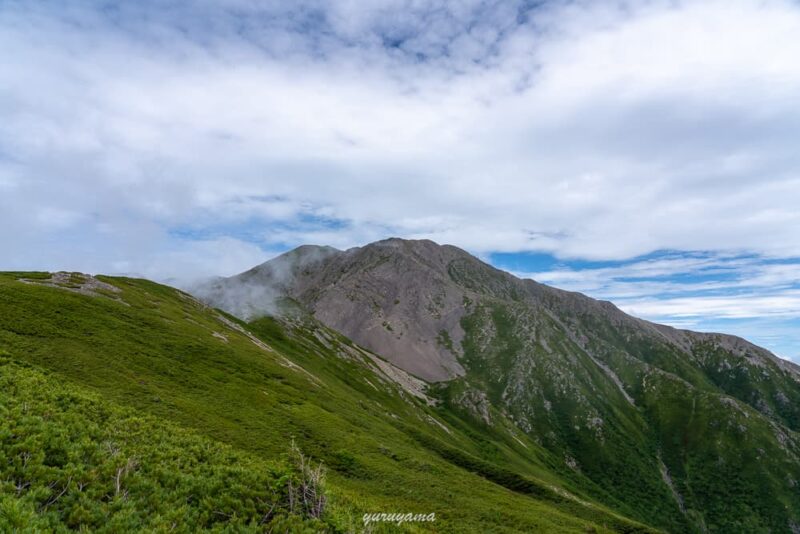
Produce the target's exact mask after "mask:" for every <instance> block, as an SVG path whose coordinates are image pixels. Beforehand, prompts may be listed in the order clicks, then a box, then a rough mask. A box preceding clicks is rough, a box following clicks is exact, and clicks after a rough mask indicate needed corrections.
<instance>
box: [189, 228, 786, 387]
mask: <svg viewBox="0 0 800 534" xmlns="http://www.w3.org/2000/svg"><path fill="white" fill-rule="evenodd" d="M192 292H193V293H194V294H195V295H197V296H198V297H200V298H201V299H203V300H204V301H206V302H208V303H210V304H212V305H213V306H216V307H218V308H220V309H223V310H225V311H227V312H229V313H231V314H233V315H235V316H238V317H240V318H243V319H246V320H249V319H252V318H254V317H258V316H261V315H276V314H280V313H283V312H284V311H285V309H286V308H285V306H286V304H287V302H288V303H290V304H292V303H293V304H296V305H299V307H300V308H301V309H303V310H304V311H307V312H310V313H311V314H313V315H314V317H315V318H316V319H317V320H319V321H320V322H322V323H323V324H325V325H326V326H328V327H330V328H333V329H334V330H337V331H339V332H341V333H342V334H344V335H345V336H347V337H349V338H350V339H352V340H353V341H355V342H356V343H358V344H360V345H362V346H364V347H366V348H368V349H370V350H371V351H373V352H375V353H376V354H380V355H381V356H382V357H384V358H386V359H387V360H389V361H390V362H391V363H393V364H394V365H396V366H397V367H399V368H400V369H403V370H404V371H407V372H409V373H411V374H413V375H415V376H417V377H419V378H421V379H423V380H426V381H428V382H439V381H447V380H451V379H453V378H457V377H461V376H463V375H464V374H465V368H464V362H463V361H462V358H463V356H464V349H463V347H462V341H463V340H464V336H465V332H464V330H463V328H462V319H463V318H464V317H465V316H466V315H468V314H470V313H473V312H474V311H475V310H476V306H479V305H481V304H485V303H491V302H503V303H511V304H512V305H514V306H515V307H517V308H519V310H520V311H519V313H518V315H519V317H521V318H526V317H527V318H529V319H526V321H529V320H533V321H534V322H539V323H541V320H540V319H536V317H545V316H546V317H547V318H548V321H554V322H555V324H558V325H559V329H560V330H563V331H564V333H565V334H566V335H567V336H569V337H570V338H571V339H572V341H574V342H575V343H576V344H577V345H578V346H580V347H583V348H584V349H585V348H587V347H588V345H587V343H589V342H590V341H596V340H597V339H602V338H603V337H604V336H605V333H603V332H593V331H592V329H591V328H589V327H587V323H586V319H589V320H590V322H591V324H604V325H606V330H608V329H609V328H610V329H612V330H614V331H615V332H618V333H624V335H625V336H626V338H627V340H628V341H629V342H634V341H635V340H637V339H638V340H646V341H647V343H656V344H663V345H666V346H669V347H671V348H673V349H675V350H677V351H679V352H680V353H683V354H685V355H686V358H694V357H695V353H696V352H697V350H696V348H697V347H698V346H699V345H704V346H705V345H708V346H710V347H712V348H713V347H718V348H720V349H723V350H725V352H726V353H727V354H729V355H736V356H739V357H741V358H743V359H746V360H747V361H748V362H749V363H750V364H754V365H759V364H760V363H761V362H767V361H769V362H770V363H771V364H772V365H777V366H778V367H780V368H781V369H783V370H785V371H786V372H787V373H788V374H790V375H791V376H793V377H796V379H798V380H800V372H798V368H797V366H795V365H793V364H791V363H789V362H785V361H783V360H780V359H779V358H776V357H775V356H773V355H772V354H770V353H769V352H768V351H765V350H764V349H761V348H759V347H755V346H754V345H751V344H749V343H747V342H746V341H744V340H740V339H738V338H734V337H732V336H724V335H720V334H698V333H694V332H688V331H683V330H676V329H673V328H670V327H666V326H662V325H656V324H653V323H650V322H648V321H643V320H641V319H637V318H635V317H631V316H629V315H627V314H625V313H623V312H622V311H621V310H619V309H618V308H616V307H615V306H614V305H613V304H611V303H610V302H604V301H597V300H594V299H591V298H589V297H587V296H585V295H582V294H579V293H572V292H567V291H562V290H559V289H555V288H551V287H548V286H545V285H542V284H539V283H537V282H534V281H532V280H520V279H518V278H516V277H514V276H512V275H511V274H509V273H506V272H503V271H500V270H498V269H495V268H493V267H491V266H490V265H487V264H486V263H483V262H481V261H480V260H478V259H477V258H475V257H473V256H471V255H470V254H469V253H467V252H465V251H463V250H461V249H459V248H457V247H454V246H450V245H438V244H436V243H434V242H432V241H427V240H420V241H414V240H404V239H396V238H393V239H386V240H383V241H378V242H376V243H372V244H369V245H366V246H364V247H356V248H351V249H348V250H346V251H341V250H337V249H335V248H331V247H320V246H313V245H304V246H301V247H298V248H296V249H294V250H292V251H290V252H287V253H285V254H283V255H281V256H278V257H277V258H274V259H272V260H270V261H268V262H266V263H263V264H261V265H259V266H257V267H254V268H253V269H251V270H249V271H246V272H244V273H242V274H239V275H237V276H234V277H231V278H223V279H217V280H215V281H213V282H211V283H207V284H205V285H202V286H199V287H196V288H194V289H193V290H192ZM515 322H516V323H518V326H519V323H520V321H519V320H516V319H515ZM490 326H491V324H489V323H487V326H486V327H487V328H488V327H490ZM550 330H551V331H552V328H551V329H550ZM529 337H530V338H531V339H536V340H538V342H539V343H540V344H542V345H544V346H545V347H546V346H547V343H548V331H547V330H546V329H545V330H543V329H541V328H540V329H539V330H535V329H531V331H530V336H529ZM593 345H594V346H595V347H597V343H596V342H595V343H594V344H593ZM595 350H596V348H595ZM567 357H569V355H567ZM596 361H599V360H596ZM603 365H604V364H603Z"/></svg>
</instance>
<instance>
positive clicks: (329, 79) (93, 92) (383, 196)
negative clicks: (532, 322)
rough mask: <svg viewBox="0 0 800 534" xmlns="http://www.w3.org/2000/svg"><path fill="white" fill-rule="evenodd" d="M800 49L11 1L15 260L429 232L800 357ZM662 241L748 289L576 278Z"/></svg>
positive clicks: (736, 6)
mask: <svg viewBox="0 0 800 534" xmlns="http://www.w3.org/2000/svg"><path fill="white" fill-rule="evenodd" d="M798 36H800V6H798V4H797V2H794V1H788V0H785V1H780V0H775V1H769V0H765V1H755V0H741V1H735V0H734V1H731V0H727V1H695V2H681V1H657V0H653V1H635V2H622V1H607V2H592V1H580V0H578V1H570V2H567V1H563V2H557V1H552V2H550V1H546V0H545V1H538V2H514V1H505V2H489V1H469V0H464V1H459V2H417V1H413V0H405V1H401V0H395V1H382V2H378V1H373V2H365V1H347V0H339V1H331V2H322V1H320V2H313V1H291V2H255V1H248V0H221V1H217V2H212V1H199V2H189V1H186V2H183V1H166V2H165V1H158V2H156V1H147V0H143V1H139V2H125V3H120V4H117V3H114V2H90V1H74V2H70V1H62V2H46V1H41V2H29V1H19V2H15V1H13V0H12V1H9V0H5V1H4V2H0V50H2V57H3V59H2V61H0V247H1V248H0V250H2V261H0V268H2V269H48V270H55V269H70V270H73V269H74V270H82V271H89V272H126V273H138V274H141V275H143V276H148V277H153V278H157V279H162V280H164V279H170V278H178V279H181V280H187V279H191V278H194V277H198V276H207V275H211V274H222V275H228V274H233V273H235V272H238V271H241V270H243V269H245V268H247V267H250V266H252V265H253V264H256V263H259V262H261V261H264V260H265V259H267V258H269V257H270V256H272V255H274V254H275V253H277V252H279V251H283V250H285V249H287V248H288V247H291V246H294V245H298V244H301V243H319V244H328V245H333V246H337V247H340V248H343V247H348V246H353V245H360V244H364V243H366V242H368V241H372V240H375V239H379V238H382V237H387V236H391V235H398V236H402V237H409V238H419V237H426V238H431V239H434V240H436V241H439V242H447V243H453V244H456V245H459V246H462V247H464V248H466V249H468V250H470V251H472V252H474V253H477V254H480V255H482V256H483V257H485V258H492V255H491V254H492V253H498V252H512V253H516V252H526V251H528V252H538V253H544V254H547V255H549V256H550V257H552V258H555V259H556V260H557V262H558V265H557V268H555V269H550V270H545V271H542V270H535V269H533V270H529V271H528V272H531V273H532V274H533V275H534V276H538V277H539V278H540V279H542V281H545V282H550V283H553V284H554V285H562V286H569V287H571V288H575V289H581V290H585V291H588V292H589V293H590V294H594V295H596V296H600V297H603V298H609V299H611V300H614V301H615V302H618V303H619V304H621V305H623V307H625V309H628V310H629V311H633V312H635V313H638V314H639V315H642V316H645V317H650V318H657V319H659V320H665V321H672V322H673V323H675V324H679V323H681V321H685V320H686V317H688V316H691V317H701V316H702V317H704V318H705V320H714V319H719V320H726V319H737V320H740V319H748V320H750V321H756V320H758V321H762V322H763V321H764V319H765V318H766V320H767V322H766V323H763V324H764V326H763V329H762V331H764V332H766V331H767V330H769V331H770V332H776V331H780V332H783V333H781V334H777V335H778V341H777V342H776V343H775V344H773V347H775V348H776V350H778V348H780V347H783V348H784V349H785V350H780V352H783V353H784V354H785V355H790V356H796V355H798V354H800V333H798V332H797V328H794V327H793V326H792V327H789V328H782V329H781V328H778V326H776V325H779V324H790V325H796V323H792V322H791V321H794V320H795V319H798V318H800V287H798V280H797V276H796V275H795V273H796V272H797V269H798V265H797V263H796V262H794V260H793V258H797V257H800V231H798V229H799V228H800V209H798V205H800V171H798V169H800V165H799V164H800V150H798V146H797V145H798V139H800V68H798V62H797V58H798V57H800V38H799V37H798ZM656 251H661V252H659V253H657V254H659V256H658V258H661V256H662V255H666V257H667V259H672V260H681V259H683V260H685V259H686V258H689V259H691V258H695V259H697V257H698V254H699V255H700V256H702V258H704V260H703V261H707V262H710V265H712V266H714V265H718V264H722V263H724V264H725V268H726V269H733V273H734V275H735V276H733V277H732V278H735V279H736V280H738V281H739V282H740V283H741V285H740V286H738V287H736V286H731V284H730V283H729V282H730V278H731V277H728V278H723V279H721V280H717V283H724V284H728V285H726V286H725V287H720V288H716V289H714V288H711V289H713V290H715V291H717V292H716V293H708V291H709V290H710V289H709V288H705V289H704V290H702V291H700V290H699V288H695V287H689V288H683V289H682V290H681V291H677V292H672V293H670V292H669V291H667V292H664V291H662V290H663V289H664V287H654V286H652V285H651V286H649V287H648V286H647V285H646V284H644V283H643V281H642V280H636V279H634V280H630V279H629V278H630V277H625V276H618V277H616V278H614V277H613V275H615V273H614V272H608V271H602V270H598V269H607V267H603V266H600V267H597V269H595V267H596V265H595V264H592V265H590V266H589V267H587V268H580V269H579V268H576V267H575V265H573V264H572V263H571V262H577V261H590V262H604V261H616V262H623V263H621V264H620V265H623V266H625V265H634V264H636V263H641V262H640V261H639V260H636V258H642V257H643V256H646V255H648V254H652V253H654V252H656ZM664 251H668V252H664ZM730 258H748V260H747V262H744V263H743V264H742V265H735V264H732V263H729V262H730V261H733V260H731V259H730ZM650 259H651V260H652V259H653V258H652V257H651V258H650ZM770 265H784V267H783V271H782V274H779V275H778V276H779V277H780V281H775V279H773V281H772V282H769V279H768V278H767V279H763V277H762V278H758V279H757V280H755V281H754V280H753V278H754V277H760V276H761V275H762V274H764V272H766V271H769V269H770V267H769V266H770ZM664 268H665V269H673V271H670V273H668V275H664V276H667V277H668V279H667V282H669V283H674V284H678V285H680V284H687V283H695V282H699V281H703V282H705V283H712V284H713V283H715V278H714V276H710V280H706V275H708V274H709V273H704V275H703V278H702V280H696V279H688V280H687V278H686V276H680V273H681V271H680V269H682V268H685V266H684V267H679V265H678V264H677V263H675V262H674V261H673V262H672V263H670V262H667V263H666V264H665V265H664ZM675 269H678V270H677V271H675ZM765 270H766V271H765ZM774 271H775V269H773V270H772V271H770V272H772V274H773V275H774ZM576 272H579V273H582V274H579V275H575V273H576ZM692 272H694V271H692ZM726 272H727V273H728V274H730V272H731V271H730V270H728V271H726ZM570 273H572V278H571V279H570V278H569V277H570ZM617 274H618V273H617ZM712 274H713V271H712ZM673 275H674V276H673ZM670 276H671V277H670ZM764 280H765V281H764ZM647 281H648V280H644V282H647ZM649 281H650V282H653V281H654V280H652V279H650V280H649ZM658 281H659V280H658V279H656V280H655V282H658ZM661 281H662V282H663V281H664V280H661ZM762 281H763V283H762ZM678 289H680V288H678ZM687 292H689V294H687ZM731 299H734V300H731ZM775 310H778V311H777V312H776V311H775ZM687 314H689V315H687ZM775 315H780V319H779V320H778V319H775V320H771V319H770V317H772V316H775ZM770 321H772V322H770ZM776 321H778V322H776ZM781 321H782V322H781ZM786 321H789V322H788V323H786ZM696 322H697V321H696V320H695V323H696ZM734 327H735V325H734ZM747 333H749V330H748V331H747ZM787 340H788V341H787ZM790 347H798V349H797V350H798V352H797V353H790V354H787V351H789V350H794V349H790Z"/></svg>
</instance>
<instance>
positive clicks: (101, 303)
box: [0, 274, 635, 532]
mask: <svg viewBox="0 0 800 534" xmlns="http://www.w3.org/2000/svg"><path fill="white" fill-rule="evenodd" d="M24 276H25V277H26V278H33V277H32V276H31V275H27V274H26V275H24ZM19 277H20V275H19V274H4V275H0V348H2V349H3V350H6V351H7V352H8V353H10V354H12V355H13V357H14V358H15V359H16V360H22V361H25V362H28V363H31V364H34V365H36V366H38V367H40V368H42V369H45V370H48V371H50V372H52V373H53V375H52V377H53V379H54V380H55V379H56V377H57V380H59V381H61V380H66V382H71V383H73V384H78V385H80V387H81V388H84V389H88V390H90V391H92V392H93V393H94V394H97V395H99V396H98V397H97V398H98V399H102V400H103V402H110V403H113V404H114V405H118V406H122V407H127V408H134V409H136V410H137V413H138V414H141V415H143V416H155V417H157V418H158V420H160V421H169V422H171V424H174V425H178V426H179V427H181V428H185V429H188V431H190V432H191V433H192V434H193V435H200V436H203V437H205V438H208V439H211V440H214V441H216V442H222V443H225V444H227V445H228V446H230V447H232V449H233V450H235V451H236V453H237V454H242V455H246V456H247V457H250V458H255V459H256V460H254V461H263V462H265V465H272V463H273V462H276V461H277V459H279V458H281V456H282V455H283V454H285V453H286V451H287V448H288V445H289V443H290V442H291V440H292V439H294V440H296V442H297V443H298V445H299V446H300V448H301V449H302V450H303V451H305V452H307V453H308V454H310V455H311V456H312V457H314V458H318V459H321V460H322V461H324V463H325V464H326V465H327V466H328V467H329V484H328V488H329V495H330V498H331V500H330V506H329V513H330V514H331V515H330V517H329V518H327V519H325V520H326V521H327V523H326V525H327V527H330V528H342V529H345V530H348V529H351V528H352V529H357V528H358V527H359V518H360V515H361V514H363V513H366V512H414V513H429V512H435V513H436V515H437V521H436V522H435V523H433V524H419V525H407V526H406V527H404V528H405V529H406V530H411V531H414V530H419V531H428V530H431V529H432V530H434V531H438V532H486V531H493V532H518V531H524V532H587V531H595V532H614V531H627V530H626V529H627V528H629V527H630V526H631V525H635V524H634V523H629V522H626V521H625V520H622V519H620V518H618V517H617V516H614V515H613V514H610V513H608V512H606V511H604V509H603V508H601V507H594V506H593V507H587V506H576V505H575V504H574V502H569V503H566V502H560V501H554V500H552V499H542V498H541V496H539V495H531V494H530V492H528V493H526V492H524V491H512V490H510V489H509V488H508V487H507V485H502V484H498V483H496V482H497V481H492V478H491V476H489V475H488V474H489V473H490V472H491V470H490V469H488V468H486V466H489V465H494V464H492V463H487V464H481V465H484V469H482V470H478V471H477V472H476V471H474V470H473V469H472V468H471V467H470V466H467V465H463V462H459V461H454V459H453V458H452V457H447V455H442V454H440V451H439V452H437V451H435V450H431V449H430V448H429V447H424V446H421V445H420V441H419V436H420V435H421V436H426V437H427V438H429V439H436V440H439V441H443V442H447V443H449V444H450V445H449V446H450V447H451V448H452V449H453V450H464V451H472V452H469V453H467V454H473V455H474V454H476V453H477V455H478V456H480V455H481V452H480V450H479V449H480V447H477V449H478V450H476V445H475V442H474V440H473V439H472V438H471V437H470V435H469V434H467V433H465V432H463V431H462V430H461V429H460V428H459V427H458V426H454V425H448V424H447V423H446V422H445V423H442V421H443V418H442V417H441V414H440V413H439V411H438V410H437V409H436V408H433V407H430V406H427V405H426V404H425V403H424V402H423V401H421V400H419V399H416V398H414V397H413V396H412V395H410V394H409V393H407V392H403V391H402V390H400V388H398V387H397V386H396V385H395V384H393V383H391V382H389V381H388V380H386V379H384V378H382V377H381V376H380V375H379V374H377V373H376V372H375V370H374V369H373V368H372V367H371V366H370V365H368V362H366V361H365V358H364V357H363V355H362V356H359V353H358V351H353V350H352V345H351V344H349V343H348V342H347V341H346V340H343V339H341V338H339V337H337V336H335V335H333V334H331V333H330V332H329V331H327V332H325V331H322V330H320V329H318V328H317V327H314V326H313V325H304V324H302V323H298V324H297V325H295V327H293V328H286V327H285V325H278V324H276V323H274V322H270V321H261V322H257V323H254V324H252V325H247V326H248V328H251V329H252V330H253V331H254V332H255V333H256V334H257V335H258V336H259V338H257V339H253V338H251V337H248V335H247V334H246V333H243V332H242V331H240V328H241V326H242V325H241V324H239V323H235V322H231V319H230V318H228V319H227V321H226V320H225V318H222V319H221V318H220V315H219V313H218V312H216V311H214V310H211V309H208V308H206V307H204V306H203V305H201V304H199V303H197V302H196V301H194V300H193V299H191V298H189V297H187V296H185V295H183V294H181V293H179V292H177V291H176V290H174V289H172V288H168V287H165V286H160V285H158V284H154V283H150V282H147V281H143V280H132V279H121V278H104V277H103V278H101V279H102V280H103V281H105V282H106V283H110V284H112V285H113V286H114V287H116V288H118V289H119V291H118V292H113V294H109V295H101V296H87V295H84V294H79V293H77V292H76V291H75V290H78V289H79V288H80V286H81V283H80V280H75V282H74V285H75V286H77V287H68V288H54V287H45V286H41V285H37V284H23V283H21V282H19V281H18V280H17V278H19ZM71 283H73V282H71ZM326 336H327V337H326ZM436 419H438V422H436V421H435V420H436ZM147 420H148V421H152V419H147ZM409 427H411V428H413V429H415V433H414V435H412V434H411V433H409V432H407V431H406V430H405V429H407V428H409ZM445 427H446V428H445ZM529 446H530V447H535V445H534V444H533V443H529ZM498 447H499V448H498V450H502V451H504V452H503V453H502V454H501V455H500V456H499V457H498V458H495V459H494V460H495V461H496V462H498V463H499V464H503V463H504V462H518V463H522V462H523V460H522V459H521V457H519V456H517V457H513V458H512V457H510V456H507V454H506V452H505V451H506V449H505V448H503V447H504V446H502V444H500V445H498ZM539 454H541V455H542V456H543V457H546V452H544V451H541V450H540V451H539ZM137 455H138V456H143V457H144V456H145V454H144V453H137ZM483 462H486V460H483ZM546 464H547V462H546V461H542V462H540V463H539V464H538V466H537V464H536V463H535V462H534V463H533V464H530V465H527V467H526V468H525V469H527V470H528V471H529V472H544V471H545V470H546ZM278 474H279V473H278ZM559 478H560V477H559V475H558V474H553V473H551V474H550V475H549V480H550V481H551V482H557V481H559ZM243 480H245V481H246V480H247V479H243ZM242 483H243V484H245V482H242ZM259 484H260V483H259ZM245 485H246V486H248V487H249V482H248V483H246V484H245ZM34 508H35V507H34ZM260 511H261V510H260V509H259V513H260ZM198 513H199V512H198ZM223 513H228V512H223ZM242 514H243V512H242ZM239 515H241V514H239ZM239 515H237V517H239ZM256 515H257V514H256ZM198 517H199V516H198ZM248 517H250V516H248ZM251 519H252V518H250V519H248V521H250V520H251ZM243 524H244V523H243ZM248 524H249V523H248ZM198 525H203V523H198ZM212 526H213V525H212ZM376 529H377V530H376V531H378V532H380V531H381V530H382V529H386V530H387V531H389V530H392V528H391V527H388V526H386V525H377V526H376ZM592 529H593V530H592Z"/></svg>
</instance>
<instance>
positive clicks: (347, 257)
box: [195, 239, 800, 532]
mask: <svg viewBox="0 0 800 534" xmlns="http://www.w3.org/2000/svg"><path fill="white" fill-rule="evenodd" d="M195 293H196V294H197V295H199V296H200V297H201V298H202V299H204V300H205V301H207V302H209V303H211V304H212V305H214V306H217V307H219V308H221V309H224V310H226V311H228V312H230V313H232V314H234V315H237V316H239V317H241V318H243V319H253V318H256V317H259V316H262V315H276V314H277V315H278V316H280V315H282V314H285V313H286V311H285V310H287V309H293V310H295V311H297V310H299V311H300V312H301V313H303V312H307V313H309V314H310V315H312V316H313V317H314V318H316V319H317V320H318V321H320V322H321V323H323V324H325V325H326V326H328V327H330V328H331V329H333V330H336V331H338V332H340V333H342V334H344V335H345V336H347V337H349V338H350V339H353V340H354V341H356V342H357V343H359V344H360V345H362V346H364V347H366V348H367V349H369V350H371V351H373V352H375V353H377V354H379V355H381V356H382V357H383V358H385V359H386V360H388V361H389V362H391V363H392V364H394V365H395V366H397V367H398V368H400V369H402V370H404V371H406V372H408V373H410V374H412V375H414V376H416V377H418V378H420V379H423V380H424V381H426V382H427V383H429V384H430V386H429V387H428V394H429V395H431V396H434V397H436V399H437V401H438V402H439V403H440V404H439V410H441V411H442V412H443V413H444V414H445V415H443V417H444V418H445V419H448V420H449V421H450V422H451V423H452V424H453V425H462V426H463V425H466V426H468V427H469V428H472V429H475V428H477V429H479V430H478V433H477V434H473V435H476V436H495V435H499V434H509V433H510V434H511V435H512V436H514V437H515V439H519V440H520V443H524V442H526V441H530V442H532V443H534V444H535V445H536V447H535V450H533V449H532V448H530V447H529V446H528V445H521V446H520V447H519V451H518V454H520V456H521V457H522V458H523V459H524V460H525V461H536V460H537V459H538V460H541V458H542V457H541V456H540V455H541V454H542V453H541V451H545V453H544V454H545V455H546V456H547V458H548V460H545V461H546V462H549V461H551V460H552V458H555V459H556V462H555V463H554V464H553V465H552V466H551V468H552V469H554V470H556V471H558V472H559V473H563V475H562V476H564V477H566V478H567V479H568V480H571V481H572V482H573V483H574V484H575V486H576V487H580V488H582V490H583V491H584V492H585V494H587V495H590V496H591V497H592V498H595V499H598V500H599V501H601V502H603V503H605V504H606V505H607V506H610V507H612V508H614V509H616V510H618V511H620V512H621V513H623V514H626V515H629V516H631V517H635V518H637V519H640V520H642V521H644V522H647V523H649V524H651V525H653V526H657V527H660V528H664V529H666V530H670V531H674V532H684V531H696V532H703V531H712V532H798V531H800V456H799V455H800V439H798V434H797V431H798V430H800V369H798V367H797V366H795V365H793V364H791V363H789V362H786V361H784V360H781V359H779V358H777V357H775V356H773V355H772V354H771V353H769V352H768V351H766V350H764V349H761V348H759V347H756V346H754V345H752V344H750V343H748V342H746V341H744V340H742V339H739V338H735V337H732V336H725V335H721V334H701V333H696V332H689V331H683V330H675V329H672V328H669V327H666V326H662V325H656V324H653V323H649V322H647V321H643V320H640V319H637V318H634V317H631V316H629V315H626V314H625V313H623V312H621V311H620V310H619V309H617V308H616V307H614V306H613V305H612V304H611V303H608V302H601V301H596V300H593V299H590V298H588V297H586V296H584V295H580V294H577V293H570V292H565V291H560V290H557V289H554V288H550V287H547V286H544V285H542V284H538V283H536V282H534V281H531V280H520V279H518V278H515V277H514V276H512V275H510V274H508V273H505V272H502V271H499V270H497V269H494V268H492V267H491V266H489V265H487V264H485V263H483V262H481V261H479V260H478V259H476V258H474V257H472V256H470V255H469V254H468V253H466V252H464V251H462V250H460V249H458V248H456V247H452V246H439V245H437V244H435V243H432V242H430V241H404V240H399V239H390V240H386V241H381V242H377V243H373V244H371V245H367V246H365V247H360V248H354V249H350V250H347V251H338V250H335V249H331V248H321V247H301V248H299V249H296V250H294V251H292V252H289V253H287V254H285V255H283V256H280V257H278V258H276V259H274V260H271V261H269V262H267V263H265V264H263V265H260V266H258V267H255V268H254V269H252V270H250V271H247V272H245V273H242V274H241V275H238V276H236V277H232V278H229V279H219V280H216V281H214V282H212V283H210V284H207V285H205V286H203V287H198V288H196V290H195ZM471 432H473V433H474V432H475V431H474V430H472V431H471Z"/></svg>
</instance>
